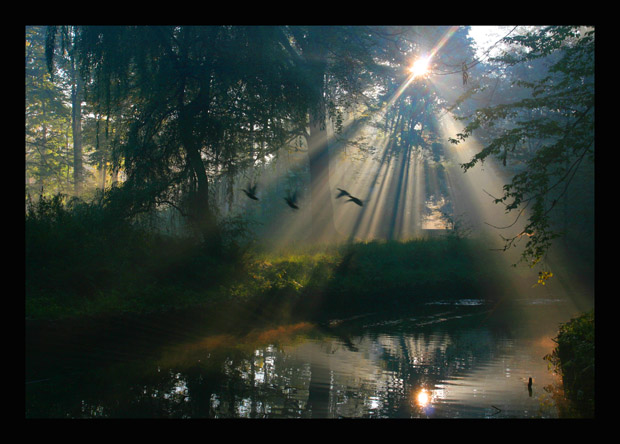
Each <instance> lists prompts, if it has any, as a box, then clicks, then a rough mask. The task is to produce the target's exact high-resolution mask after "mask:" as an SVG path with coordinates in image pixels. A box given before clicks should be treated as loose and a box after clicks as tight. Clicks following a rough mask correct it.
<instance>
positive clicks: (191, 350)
mask: <svg viewBox="0 0 620 444" xmlns="http://www.w3.org/2000/svg"><path fill="white" fill-rule="evenodd" d="M576 314H577V313H576V312H574V310H573V309H572V308H571V305H570V304H568V303H566V301H564V300H563V299H561V298H554V297H550V298H537V299H527V298H524V299H516V300H513V301H510V302H501V301H500V302H497V301H496V302H493V303H490V302H487V301H484V300H477V299H462V300H447V301H436V302H433V303H425V304H420V305H418V306H416V307H411V308H410V309H408V310H406V311H402V312H399V313H398V314H394V313H392V314H372V313H368V314H364V315H360V316H357V317H355V318H352V319H341V320H332V321H331V322H329V323H324V324H321V325H317V324H312V323H307V322H296V323H289V324H281V325H270V326H266V325H263V326H262V327H257V328H247V329H245V331H244V332H243V333H237V334H225V333H224V334H223V333H221V332H219V333H218V332H213V331H209V329H207V328H206V327H205V326H202V327H201V325H200V323H197V322H184V321H183V320H182V319H176V320H174V321H172V320H171V321H169V322H162V320H161V319H159V320H158V321H157V322H154V321H149V322H146V321H145V322H143V323H140V322H137V321H136V320H135V319H134V320H133V321H132V322H131V328H130V327H129V325H130V323H129V322H125V323H119V324H117V325H111V326H108V328H107V329H105V331H106V332H105V333H101V334H100V335H99V336H97V335H90V336H88V337H82V336H80V335H76V334H75V333H73V334H72V332H71V331H60V330H61V329H58V331H54V330H53V329H49V328H48V330H47V333H45V334H44V335H43V337H37V336H36V335H32V334H31V335H30V336H28V335H27V349H26V351H27V353H26V417H31V418H32V417H70V418H92V417H113V418H136V417H137V418H493V419H495V418H497V419H499V418H556V417H558V414H559V413H558V409H557V406H556V396H555V390H554V387H557V385H558V383H559V380H558V377H557V375H555V374H553V373H552V372H551V371H550V370H549V369H548V366H547V361H545V360H544V359H543V357H544V356H545V355H546V354H547V353H549V352H551V350H552V349H553V347H554V345H555V344H554V342H553V341H552V338H553V337H555V335H556V334H557V329H558V326H559V324H560V323H561V322H566V321H567V320H568V319H570V317H571V316H574V315H576ZM231 322H232V321H231ZM128 330H131V332H129V331H128ZM78 336H79V337H78ZM529 378H531V379H532V384H531V385H530V386H529V387H528V382H529Z"/></svg>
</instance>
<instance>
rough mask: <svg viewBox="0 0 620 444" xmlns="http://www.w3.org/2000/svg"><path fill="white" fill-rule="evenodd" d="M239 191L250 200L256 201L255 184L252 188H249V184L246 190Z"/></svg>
mask: <svg viewBox="0 0 620 444" xmlns="http://www.w3.org/2000/svg"><path fill="white" fill-rule="evenodd" d="M241 191H243V192H244V193H245V195H246V196H248V197H249V198H250V199H253V200H258V197H256V184H254V186H250V184H248V188H247V190H246V189H241Z"/></svg>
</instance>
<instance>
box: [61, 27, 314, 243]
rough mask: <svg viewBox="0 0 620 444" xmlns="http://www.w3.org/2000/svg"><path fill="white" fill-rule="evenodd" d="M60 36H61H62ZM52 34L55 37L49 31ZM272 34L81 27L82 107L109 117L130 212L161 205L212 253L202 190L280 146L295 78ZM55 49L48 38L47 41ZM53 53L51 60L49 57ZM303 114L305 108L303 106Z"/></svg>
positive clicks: (214, 233)
mask: <svg viewBox="0 0 620 444" xmlns="http://www.w3.org/2000/svg"><path fill="white" fill-rule="evenodd" d="M61 31H62V30H61ZM51 32H52V33H53V32H55V30H54V29H52V30H51ZM277 32H278V29H277V28H275V27H243V26H242V27H238V26H235V27H231V26H205V27H196V26H154V27H151V26H149V27H135V26H106V27H98V26H84V27H76V28H75V42H76V46H75V55H76V57H77V58H78V61H79V65H78V67H79V71H80V74H81V75H82V78H83V79H85V80H89V82H88V83H87V85H86V90H87V95H88V97H89V101H90V102H91V103H92V104H93V106H94V107H95V108H96V109H98V110H99V111H100V113H101V115H104V116H106V117H108V116H109V117H114V119H113V120H114V122H113V126H115V127H116V128H117V130H118V131H119V132H121V133H122V138H121V139H120V143H119V144H118V146H117V147H116V148H115V154H114V161H115V168H119V166H120V163H121V162H122V166H123V168H124V173H125V174H126V176H127V180H126V182H125V184H124V186H123V188H124V189H125V190H126V191H128V195H131V196H133V197H134V198H133V201H132V203H131V205H130V206H131V211H132V212H137V211H147V210H148V209H150V208H153V207H154V206H156V205H158V204H162V203H168V204H171V205H173V206H175V208H178V209H179V210H180V211H182V212H183V214H185V215H186V216H187V218H188V220H190V221H191V222H192V225H193V226H194V227H196V229H197V230H198V232H200V233H201V235H202V236H203V238H204V239H205V240H208V241H209V242H210V243H212V244H213V245H214V246H217V245H218V243H219V241H218V238H219V233H218V229H217V224H216V212H217V211H216V208H214V206H213V205H212V202H211V201H210V184H211V183H213V181H214V180H215V178H217V177H218V176H219V175H222V174H225V173H226V171H229V170H231V169H235V168H240V167H241V166H243V165H247V164H248V163H249V162H252V161H254V160H255V159H256V157H257V156H265V155H266V154H268V152H265V151H263V148H264V147H267V148H268V149H271V150H275V149H277V147H279V146H280V145H281V144H282V143H284V141H285V140H286V137H287V135H288V134H289V132H288V131H287V129H286V126H287V122H289V121H291V120H292V121H298V120H299V116H298V112H297V110H298V109H299V103H300V100H302V101H303V97H302V94H300V88H299V87H298V85H299V84H300V82H299V81H296V77H297V76H298V71H296V70H295V69H293V68H292V67H291V65H290V64H289V63H287V54H286V53H285V52H284V49H283V47H282V45H281V44H280V43H279V38H278V36H277V34H276V33H277ZM50 40H51V41H53V39H52V38H50ZM51 54H52V53H50V55H51ZM303 108H304V109H307V107H306V106H305V105H303Z"/></svg>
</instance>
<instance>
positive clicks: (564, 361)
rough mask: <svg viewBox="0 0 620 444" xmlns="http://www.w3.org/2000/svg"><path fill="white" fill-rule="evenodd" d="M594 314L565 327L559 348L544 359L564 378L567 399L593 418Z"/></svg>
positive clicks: (580, 318)
mask: <svg viewBox="0 0 620 444" xmlns="http://www.w3.org/2000/svg"><path fill="white" fill-rule="evenodd" d="M594 332H595V327H594V311H590V312H587V313H584V314H582V315H580V316H578V317H576V318H573V319H571V320H570V321H569V322H567V323H565V324H562V325H561V326H560V330H559V333H558V336H557V337H556V338H555V342H556V343H557V346H556V348H555V349H554V350H553V352H552V353H551V354H550V355H547V356H545V359H547V360H548V361H549V362H550V363H551V364H552V365H553V366H554V367H555V368H556V369H557V370H558V371H559V373H560V374H561V375H562V380H563V383H564V391H565V393H566V396H567V397H568V398H569V399H570V400H571V401H572V402H574V404H575V406H576V408H577V410H578V411H579V412H580V413H581V415H583V416H584V417H594V374H595V367H594V359H595V351H594Z"/></svg>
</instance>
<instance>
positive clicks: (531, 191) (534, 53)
mask: <svg viewBox="0 0 620 444" xmlns="http://www.w3.org/2000/svg"><path fill="white" fill-rule="evenodd" d="M507 42H508V43H512V44H513V45H517V48H518V49H522V51H516V50H514V49H513V52H512V53H506V54H504V56H503V57H500V58H497V59H496V62H498V63H503V64H504V65H505V66H507V67H508V68H509V69H508V70H507V71H506V72H507V75H514V76H515V77H516V80H514V81H513V82H512V84H511V88H512V87H513V86H515V87H516V86H518V87H520V88H514V89H513V91H519V93H520V96H519V95H515V93H514V92H512V93H510V94H506V95H505V96H504V99H505V100H506V102H505V103H500V104H496V105H492V106H488V107H482V108H479V109H476V110H475V111H474V114H473V117H472V119H471V121H470V122H469V124H468V125H467V126H466V127H465V129H464V131H463V133H461V134H458V135H457V136H456V138H454V139H452V140H451V141H452V142H453V143H461V142H463V141H465V140H466V139H467V138H469V137H470V136H472V135H473V134H474V131H476V133H480V132H481V131H482V134H481V137H482V140H483V142H484V143H485V147H484V149H483V150H482V151H480V152H479V153H478V154H476V155H475V156H474V157H473V158H472V159H471V160H470V161H469V162H467V163H465V164H463V165H462V167H463V168H464V170H465V171H467V170H469V169H470V168H472V167H473V166H474V165H476V164H478V163H483V162H484V161H485V159H487V158H489V157H493V156H494V157H496V158H497V159H499V160H500V161H501V162H502V164H503V165H504V166H505V167H506V166H507V165H508V167H509V168H512V171H513V172H514V175H513V178H512V181H511V182H510V183H508V184H506V185H505V186H504V188H503V195H502V196H499V197H496V198H495V202H496V203H498V204H502V205H504V206H505V208H506V211H507V212H510V211H518V213H519V216H520V215H521V214H522V213H523V212H524V211H527V212H528V213H526V214H527V217H528V222H527V224H526V225H525V227H524V229H523V231H522V232H521V233H520V234H519V235H517V236H515V237H513V238H509V239H505V240H506V248H509V247H511V246H512V245H514V244H515V242H516V241H518V240H519V239H520V238H522V236H524V235H527V244H526V246H525V248H524V251H523V255H522V257H523V259H524V260H526V261H528V262H530V263H531V264H535V263H537V262H539V261H540V260H541V259H542V258H543V257H544V255H545V253H546V252H547V251H548V250H549V248H550V247H551V244H552V242H553V240H554V239H556V238H557V237H559V236H560V234H561V233H560V232H559V231H558V229H556V228H555V227H553V225H552V223H551V213H552V210H553V209H554V207H556V205H557V204H558V202H559V201H560V200H561V199H562V198H563V197H565V195H566V192H567V189H568V187H569V185H570V183H571V181H573V180H574V178H575V176H576V174H577V172H578V171H579V170H583V169H584V166H585V164H586V163H587V162H593V161H594V30H593V29H590V30H585V31H584V29H580V27H569V26H552V27H542V28H540V29H538V30H535V31H532V32H530V33H528V34H526V35H523V36H515V37H511V38H508V39H507ZM545 63H547V64H548V65H549V67H548V69H545V65H544V64H545ZM519 67H522V69H525V70H526V71H525V72H524V71H523V70H521V71H519V70H518V68H519ZM533 68H536V69H533ZM534 72H535V73H537V74H538V75H534V74H532V73H534ZM541 73H542V74H541ZM527 76H529V77H530V78H529V79H528V78H527ZM500 95H501V94H500ZM491 130H493V131H491ZM485 131H487V133H486V135H487V136H488V137H485V133H484V132H485ZM528 147H530V148H528ZM511 164H512V165H511ZM515 165H518V167H517V166H515Z"/></svg>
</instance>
